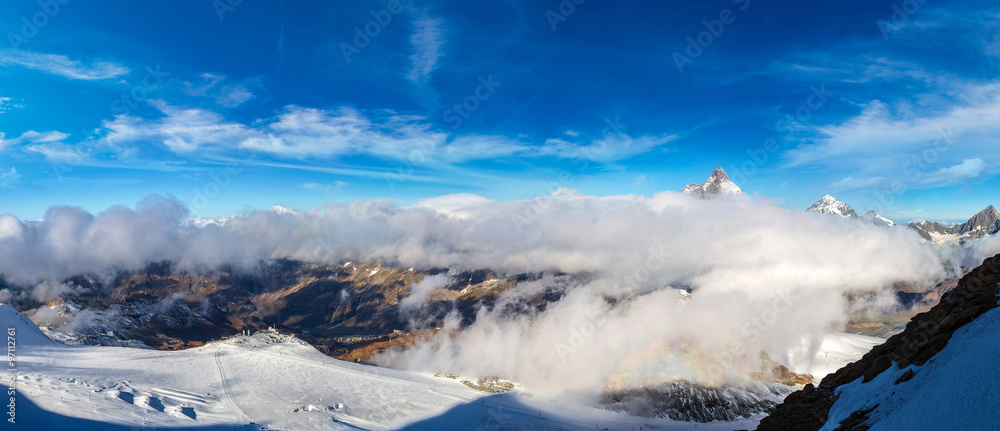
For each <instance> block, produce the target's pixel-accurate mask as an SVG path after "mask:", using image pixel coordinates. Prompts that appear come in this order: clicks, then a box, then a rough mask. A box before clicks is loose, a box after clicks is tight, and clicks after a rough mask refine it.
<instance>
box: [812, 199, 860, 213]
mask: <svg viewBox="0 0 1000 431" xmlns="http://www.w3.org/2000/svg"><path fill="white" fill-rule="evenodd" d="M806 211H813V212H818V213H820V214H828V215H839V216H841V217H850V218H857V217H858V213H856V212H854V208H851V206H850V205H848V204H845V203H843V202H841V201H838V200H837V198H835V197H833V196H830V195H826V196H823V197H822V198H821V199H820V200H818V201H816V203H814V204H812V206H811V207H809V208H807V209H806Z"/></svg>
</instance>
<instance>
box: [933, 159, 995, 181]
mask: <svg viewBox="0 0 1000 431" xmlns="http://www.w3.org/2000/svg"><path fill="white" fill-rule="evenodd" d="M985 169H986V163H985V162H983V159H966V160H963V161H962V163H959V164H957V165H955V166H950V167H947V168H941V169H938V170H936V171H934V172H930V173H927V174H926V175H924V176H923V177H922V178H921V179H920V182H921V183H923V184H939V185H952V184H960V183H964V182H967V181H973V180H976V179H978V178H979V177H980V175H981V174H982V173H983V171H984V170H985Z"/></svg>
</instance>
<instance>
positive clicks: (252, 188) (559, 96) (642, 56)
mask: <svg viewBox="0 0 1000 431" xmlns="http://www.w3.org/2000/svg"><path fill="white" fill-rule="evenodd" d="M60 1H62V2H65V4H63V3H61V2H60ZM577 1H580V0H577ZM232 3H235V5H232V4H231V3H230V0H217V1H214V2H213V1H210V0H205V1H180V2H131V1H105V2H96V1H91V2H87V1H82V0H72V1H69V0H51V1H50V2H48V3H46V2H45V1H42V2H37V1H7V2H3V3H2V4H0V30H2V34H4V35H5V37H4V38H3V40H0V197H2V198H0V199H2V200H0V201H2V202H3V207H2V208H0V212H4V213H12V214H15V215H17V216H19V217H22V218H25V219H31V218H37V217H41V216H42V215H43V214H44V212H45V210H46V209H47V208H48V207H50V206H53V205H75V206H81V207H83V208H85V209H87V210H90V211H99V210H103V209H105V208H107V207H109V206H111V205H115V204H125V205H133V204H134V203H135V202H137V201H139V200H141V199H142V198H143V197H144V196H146V195H148V194H151V193H160V194H168V195H173V196H176V197H177V198H178V199H180V200H181V201H183V202H185V203H186V204H187V205H188V206H189V207H190V208H191V210H192V212H193V214H194V215H196V216H215V215H223V214H233V213H241V212H245V211H249V210H255V209H262V208H267V207H270V206H271V205H276V204H280V205H283V206H288V207H295V208H310V207H312V206H315V205H318V204H321V203H323V202H329V201H340V202H346V201H351V200H354V199H371V198H387V199H392V200H395V201H397V202H399V203H400V204H403V205H406V204H410V203H413V202H415V201H417V200H419V199H423V198H427V197H432V196H438V195H442V194H448V193H463V192H464V193H475V194H479V195H482V196H486V197H488V198H492V199H502V200H512V199H523V198H527V197H533V196H539V195H547V194H549V193H551V192H552V191H554V190H555V189H556V188H558V187H563V186H565V187H570V188H574V189H577V190H579V191H581V192H583V193H587V194H595V195H612V194H627V193H634V194H643V195H651V194H653V193H656V192H658V191H662V190H674V191H677V190H680V189H681V188H682V187H683V186H684V185H686V184H690V183H696V182H697V183H700V182H702V181H704V179H705V178H706V177H707V176H708V175H709V173H710V172H711V170H712V168H713V167H714V166H716V165H719V166H722V167H723V168H725V169H726V170H727V171H728V172H729V173H730V176H731V177H733V179H734V180H735V181H736V182H737V184H738V185H740V186H741V187H742V188H743V189H744V191H746V192H748V193H751V194H754V195H756V196H758V197H759V198H767V199H773V200H774V201H775V202H777V203H778V204H779V205H782V206H785V207H788V208H805V207H807V206H809V205H810V204H811V203H812V202H814V201H816V200H817V199H819V198H820V197H822V196H823V195H825V194H832V195H834V196H836V197H837V198H839V199H840V200H842V201H845V202H847V203H849V204H851V205H852V206H854V207H855V208H856V209H858V210H860V211H866V210H868V209H876V210H877V211H878V212H880V213H882V214H884V215H886V216H889V217H891V218H894V219H897V220H902V221H906V220H910V219H915V218H933V219H944V220H958V219H962V218H967V217H968V216H969V215H971V214H973V213H975V212H977V211H979V210H981V209H982V208H984V207H985V206H986V205H988V204H1000V193H998V192H997V190H998V186H1000V177H998V175H997V174H998V173H1000V145H997V143H998V141H1000V138H998V136H1000V133H998V132H1000V74H998V71H1000V63H998V60H1000V26H998V25H997V23H998V22H1000V21H998V18H1000V7H998V6H996V4H995V3H992V2H975V1H973V2H945V1H933V0H931V1H926V2H924V3H922V4H921V3H919V2H917V1H916V0H910V1H857V2H811V1H810V2H798V1H770V2H765V1H763V0H750V1H743V0H737V1H730V0H725V1H677V2H666V1H663V2H611V1H601V0H586V1H582V2H580V4H577V3H576V2H574V1H573V0H564V1H561V2H560V1H555V0H552V1H531V2H519V1H493V2H449V3H445V2H430V1H428V2H424V1H403V2H395V1H393V2H387V1H375V2H367V3H366V2H306V1H287V2H279V1H251V0H245V1H242V2H238V1H232ZM359 31H360V32H362V33H364V32H367V34H362V35H359V34H358V32H359Z"/></svg>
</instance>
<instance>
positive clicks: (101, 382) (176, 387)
mask: <svg viewBox="0 0 1000 431" xmlns="http://www.w3.org/2000/svg"><path fill="white" fill-rule="evenodd" d="M0 324H2V327H3V328H13V329H14V332H15V335H14V337H15V338H16V365H15V369H16V373H17V378H16V386H15V388H16V394H17V396H16V424H17V425H18V426H20V427H22V428H23V429H77V430H108V429H111V430H116V429H117V430H126V429H130V430H131V429H145V428H146V427H148V428H160V427H162V428H172V429H204V430H212V429H216V427H221V428H220V429H267V430H340V429H414V430H442V429H543V430H556V429H568V430H575V429H580V430H583V429H595V427H597V428H598V429H604V428H608V429H633V428H636V429H638V428H639V427H640V426H642V427H644V428H646V429H648V428H650V425H654V426H655V428H656V429H668V430H677V429H692V428H695V427H697V429H705V430H732V429H752V428H755V427H756V424H757V422H758V421H759V420H760V417H755V418H752V419H749V420H744V421H737V422H719V423H709V424H692V423H687V422H675V421H669V420H664V419H650V418H643V417H635V416H628V415H625V414H622V413H615V412H610V411H606V410H602V409H598V408H594V407H590V406H585V405H581V404H578V403H574V402H571V401H566V400H558V399H544V398H541V397H532V396H528V394H527V393H526V392H523V391H520V390H515V391H512V392H507V393H504V394H499V395H491V394H487V393H484V392H480V391H477V390H473V389H471V388H468V387H466V386H465V385H463V384H462V383H460V382H459V381H457V380H454V379H449V378H443V377H434V376H431V375H427V374H420V373H413V372H407V371H399V370H392V369H387V368H381V367H374V366H368V365H361V364H354V363H350V362H344V361H339V360H336V359H332V358H329V357H327V356H325V355H323V354H322V353H320V352H319V351H318V350H316V349H315V348H313V347H312V346H309V345H308V344H306V343H305V342H302V341H300V340H298V339H296V338H294V337H292V336H286V335H280V334H275V333H269V332H259V333H257V334H254V335H252V336H245V337H244V336H240V337H231V338H228V339H226V340H222V341H216V342H212V343H209V344H207V345H205V346H202V347H198V348H192V349H187V350H181V351H159V350H146V349H134V348H126V347H103V346H69V345H63V344H59V343H56V342H54V341H52V340H50V339H49V338H47V337H46V336H45V334H43V333H42V332H41V331H40V330H39V329H38V327H37V326H35V325H34V323H32V322H31V321H30V320H29V319H28V318H27V317H25V316H24V315H22V314H20V313H18V312H17V311H16V310H14V309H13V308H11V307H9V306H7V305H4V304H0ZM2 380H3V383H2V384H3V385H4V387H5V388H6V387H9V386H10V385H11V378H10V374H9V373H5V374H4V375H3V378H2ZM5 419H6V418H5Z"/></svg>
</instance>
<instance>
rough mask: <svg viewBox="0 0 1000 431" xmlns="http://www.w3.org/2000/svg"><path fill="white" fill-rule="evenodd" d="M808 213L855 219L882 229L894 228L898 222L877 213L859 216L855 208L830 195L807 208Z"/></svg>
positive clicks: (872, 212) (871, 212) (869, 212)
mask: <svg viewBox="0 0 1000 431" xmlns="http://www.w3.org/2000/svg"><path fill="white" fill-rule="evenodd" d="M806 211H812V212H818V213H820V214H827V215H837V216H841V217H846V218H855V219H859V220H862V221H866V222H868V223H871V224H873V225H876V226H882V227H892V226H895V225H896V222H894V221H892V220H889V219H887V218H885V217H882V216H880V215H879V214H878V213H877V212H875V211H868V212H866V213H864V214H862V215H861V216H858V213H857V212H855V211H854V208H851V206H850V205H848V204H845V203H843V202H841V201H838V200H837V198H834V197H833V196H830V195H826V196H823V197H822V198H821V199H820V200H818V201H816V203H814V204H812V206H810V207H809V208H806Z"/></svg>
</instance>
